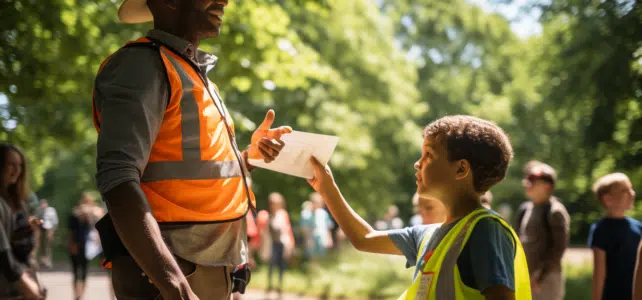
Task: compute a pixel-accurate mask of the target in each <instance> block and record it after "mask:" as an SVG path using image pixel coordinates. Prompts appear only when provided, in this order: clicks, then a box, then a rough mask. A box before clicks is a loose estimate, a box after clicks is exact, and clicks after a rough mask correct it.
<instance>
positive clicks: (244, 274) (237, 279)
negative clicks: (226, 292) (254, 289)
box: [230, 264, 252, 294]
mask: <svg viewBox="0 0 642 300" xmlns="http://www.w3.org/2000/svg"><path fill="white" fill-rule="evenodd" d="M230 275H231V276H232V284H233V287H232V293H236V292H239V293H241V294H245V289H246V288H247V285H248V284H250V278H251V277H252V272H251V271H250V267H249V266H248V265H247V264H245V265H242V266H241V267H239V268H237V269H236V271H234V272H233V273H232V274H230Z"/></svg>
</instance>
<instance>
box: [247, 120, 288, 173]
mask: <svg viewBox="0 0 642 300" xmlns="http://www.w3.org/2000/svg"><path fill="white" fill-rule="evenodd" d="M273 122H274V110H271V109H270V110H269V111H268V112H267V114H266V115H265V120H263V123H261V125H259V128H257V129H256V131H254V133H253V134H252V140H251V142H250V148H249V149H248V156H249V158H251V159H263V161H265V162H266V163H270V162H272V161H273V160H274V159H276V157H277V156H279V153H280V152H281V149H283V146H285V143H283V141H281V136H282V135H284V134H286V133H290V132H292V127H290V126H281V127H277V128H274V129H271V128H270V127H272V123H273ZM246 163H248V162H246Z"/></svg>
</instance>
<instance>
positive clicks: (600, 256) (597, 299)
mask: <svg viewBox="0 0 642 300" xmlns="http://www.w3.org/2000/svg"><path fill="white" fill-rule="evenodd" d="M605 278H606V252H604V250H602V249H599V248H593V300H601V299H602V291H603V290H604V279H605Z"/></svg>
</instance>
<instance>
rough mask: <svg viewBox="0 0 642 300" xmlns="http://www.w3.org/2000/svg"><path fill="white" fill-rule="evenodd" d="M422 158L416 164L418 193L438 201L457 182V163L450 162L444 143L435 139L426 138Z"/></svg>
mask: <svg viewBox="0 0 642 300" xmlns="http://www.w3.org/2000/svg"><path fill="white" fill-rule="evenodd" d="M421 149H422V153H421V158H420V159H419V160H418V161H417V162H416V163H415V170H417V173H415V176H416V177H417V193H418V194H419V196H420V197H422V198H426V199H433V200H438V199H441V198H442V197H441V196H442V191H444V190H445V189H447V188H449V187H451V186H452V184H453V182H454V181H455V180H456V179H455V175H456V168H455V167H454V165H455V163H454V162H450V161H448V153H447V150H446V147H445V145H444V143H442V142H441V141H439V139H436V138H433V137H430V136H429V137H426V138H424V144H423V146H422V148H421Z"/></svg>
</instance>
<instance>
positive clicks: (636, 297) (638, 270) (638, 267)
mask: <svg viewBox="0 0 642 300" xmlns="http://www.w3.org/2000/svg"><path fill="white" fill-rule="evenodd" d="M633 300H642V243H640V245H639V246H638V258H637V262H636V263H635V273H634V274H633Z"/></svg>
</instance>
